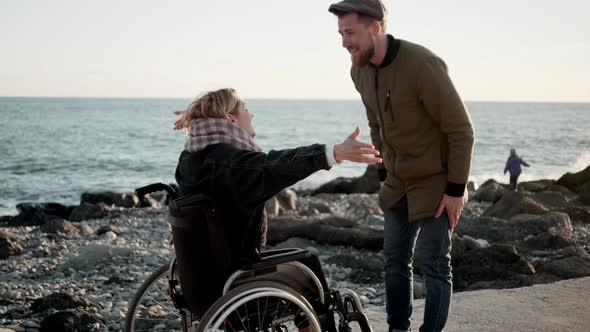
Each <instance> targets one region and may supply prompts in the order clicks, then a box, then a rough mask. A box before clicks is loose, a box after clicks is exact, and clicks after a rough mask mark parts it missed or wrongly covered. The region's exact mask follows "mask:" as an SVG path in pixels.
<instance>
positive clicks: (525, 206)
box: [484, 191, 549, 219]
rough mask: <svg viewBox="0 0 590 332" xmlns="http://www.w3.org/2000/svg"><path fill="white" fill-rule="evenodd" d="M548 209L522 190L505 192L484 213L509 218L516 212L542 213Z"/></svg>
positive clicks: (489, 215)
mask: <svg viewBox="0 0 590 332" xmlns="http://www.w3.org/2000/svg"><path fill="white" fill-rule="evenodd" d="M548 211H549V209H548V208H547V207H545V206H543V204H541V203H539V202H537V201H535V200H534V199H533V198H531V197H530V196H529V195H527V194H524V193H522V192H513V191H509V192H506V194H504V195H503V196H502V198H500V200H499V201H497V202H496V203H495V204H494V205H492V206H490V207H489V208H488V209H487V210H485V212H484V215H485V216H488V217H498V218H503V219H510V218H511V217H513V216H515V215H517V214H543V213H546V212H548Z"/></svg>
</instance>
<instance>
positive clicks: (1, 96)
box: [0, 95, 590, 104]
mask: <svg viewBox="0 0 590 332" xmlns="http://www.w3.org/2000/svg"><path fill="white" fill-rule="evenodd" d="M0 98H34V99H189V100H191V99H192V98H194V97H162V96H155V97H152V96H150V97H146V96H38V95H37V96H31V95H20V96H7V95H0ZM244 99H246V100H274V101H360V96H359V97H358V98H356V99H355V98H306V97H303V98H293V97H244ZM463 102H466V103H537V104H590V100H587V101H556V100H489V99H487V100H486V99H479V100H467V99H464V100H463Z"/></svg>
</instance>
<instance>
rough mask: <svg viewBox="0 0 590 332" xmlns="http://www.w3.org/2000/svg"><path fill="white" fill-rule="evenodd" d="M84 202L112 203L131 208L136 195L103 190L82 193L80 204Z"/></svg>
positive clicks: (134, 202) (135, 201)
mask: <svg viewBox="0 0 590 332" xmlns="http://www.w3.org/2000/svg"><path fill="white" fill-rule="evenodd" d="M84 203H90V204H98V203H104V204H106V205H114V206H120V207H125V208H132V207H134V206H135V205H136V203H137V197H135V195H133V194H127V193H115V192H112V191H103V192H95V193H83V194H82V196H81V198H80V205H82V204H84Z"/></svg>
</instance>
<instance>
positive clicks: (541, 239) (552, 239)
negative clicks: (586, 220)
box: [523, 232, 574, 250]
mask: <svg viewBox="0 0 590 332" xmlns="http://www.w3.org/2000/svg"><path fill="white" fill-rule="evenodd" d="M572 245H574V243H573V242H572V241H570V240H568V239H566V238H564V237H563V236H562V235H559V234H551V233H550V232H544V233H541V234H539V235H535V236H532V237H529V238H527V239H526V240H525V241H524V243H523V246H524V247H526V248H527V249H532V250H548V249H560V248H566V247H569V246H572Z"/></svg>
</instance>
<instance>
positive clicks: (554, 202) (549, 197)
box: [531, 191, 574, 210]
mask: <svg viewBox="0 0 590 332" xmlns="http://www.w3.org/2000/svg"><path fill="white" fill-rule="evenodd" d="M568 196H570V195H567V194H564V193H560V192H557V191H542V192H536V193H534V194H532V195H531V198H533V199H534V200H535V202H538V203H540V204H541V205H542V206H544V207H546V208H548V209H550V210H556V209H562V208H565V207H567V206H569V205H570V197H571V198H573V197H574V196H573V195H571V196H570V197H568Z"/></svg>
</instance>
